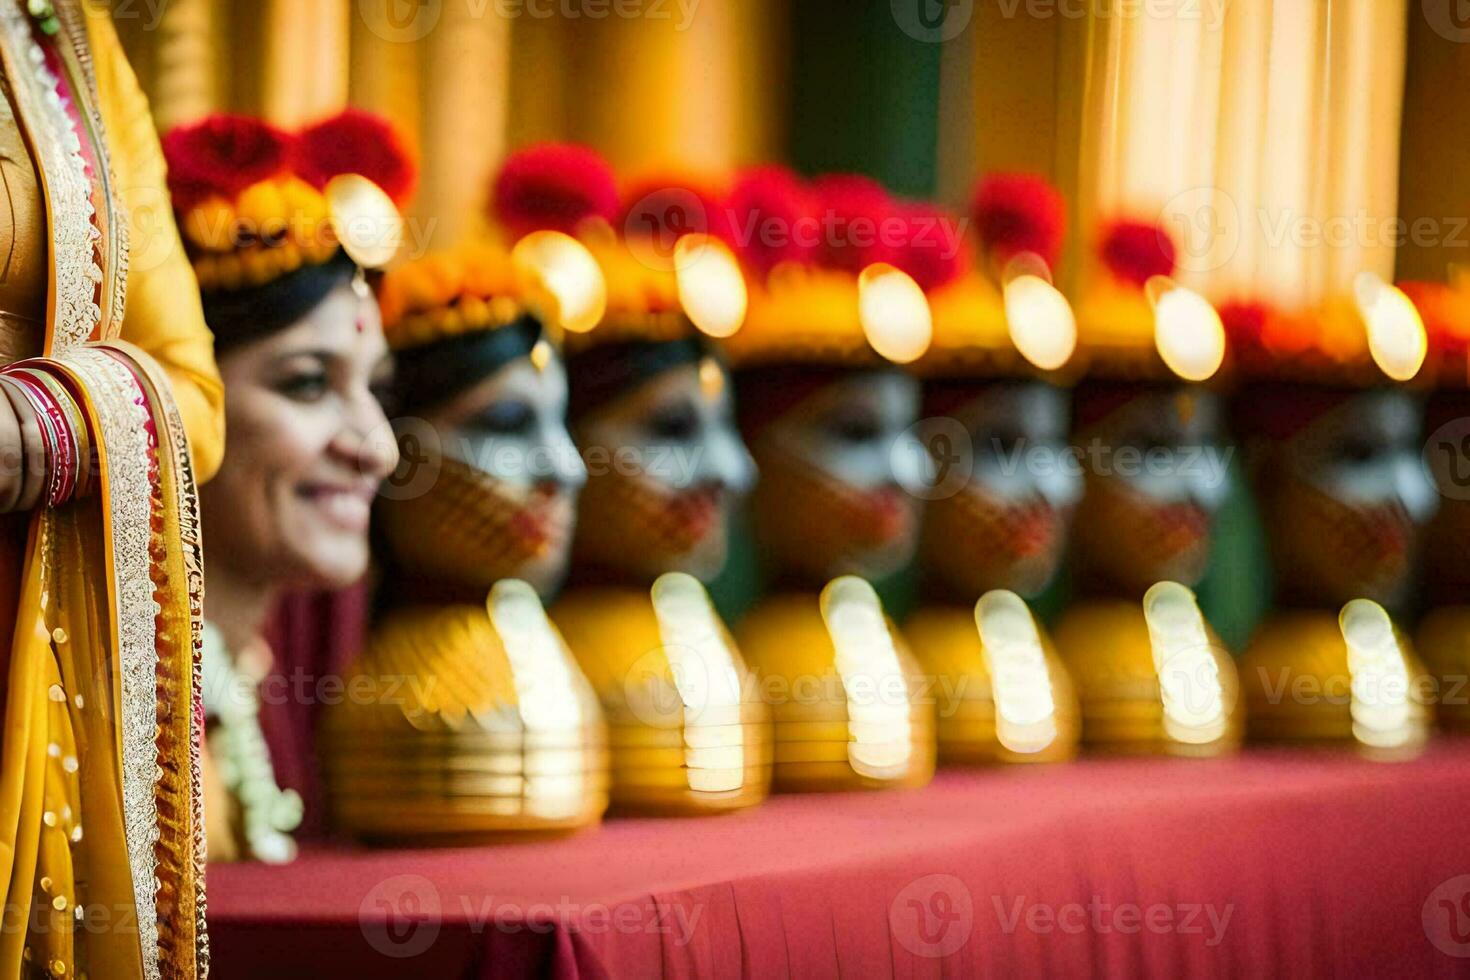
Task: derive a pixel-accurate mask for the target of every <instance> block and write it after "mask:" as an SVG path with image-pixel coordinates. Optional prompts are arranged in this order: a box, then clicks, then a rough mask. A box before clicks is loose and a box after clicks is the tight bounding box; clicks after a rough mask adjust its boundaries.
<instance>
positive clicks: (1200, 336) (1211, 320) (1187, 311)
mask: <svg viewBox="0 0 1470 980" xmlns="http://www.w3.org/2000/svg"><path fill="white" fill-rule="evenodd" d="M1145 289H1146V291H1147V293H1148V297H1149V300H1150V302H1151V303H1152V304H1153V308H1154V345H1155V346H1156V347H1157V348H1158V350H1159V356H1160V357H1162V358H1163V359H1164V364H1165V365H1167V366H1168V368H1169V370H1170V371H1173V372H1174V373H1175V374H1176V375H1178V376H1179V377H1181V378H1183V379H1184V380H1185V381H1208V380H1209V379H1210V378H1211V377H1213V376H1214V374H1215V372H1216V371H1218V370H1220V365H1221V364H1222V363H1224V361H1225V325H1224V324H1223V323H1221V322H1220V314H1219V313H1218V312H1216V310H1215V308H1214V307H1213V306H1211V305H1210V301H1209V300H1207V299H1205V298H1204V297H1203V296H1201V295H1200V294H1199V293H1196V292H1195V291H1194V290H1192V289H1186V288H1184V287H1183V286H1181V285H1179V284H1178V283H1176V282H1174V281H1173V280H1172V279H1169V278H1168V277H1166V276H1154V277H1153V278H1152V279H1150V280H1149V281H1148V284H1147V286H1146V287H1145Z"/></svg>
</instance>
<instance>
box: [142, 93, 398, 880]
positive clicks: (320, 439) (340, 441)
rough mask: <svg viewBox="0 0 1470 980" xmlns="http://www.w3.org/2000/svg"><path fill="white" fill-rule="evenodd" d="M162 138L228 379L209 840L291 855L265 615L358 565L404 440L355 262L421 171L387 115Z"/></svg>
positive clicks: (214, 123)
mask: <svg viewBox="0 0 1470 980" xmlns="http://www.w3.org/2000/svg"><path fill="white" fill-rule="evenodd" d="M366 145H371V146H372V147H373V148H374V151H375V152H374V154H373V155H372V156H371V159H372V160H374V161H375V166H374V167H372V168H371V169H372V171H373V172H372V175H371V178H369V177H368V176H366V175H364V174H361V173H357V172H356V169H354V167H353V166H352V165H347V164H343V163H342V162H341V161H345V160H363V159H368V158H369V156H368V154H366V153H360V152H355V149H357V150H360V149H362V148H363V147H364V146H366ZM165 149H166V152H167V154H168V157H169V165H170V170H171V175H172V179H173V182H174V183H173V186H172V188H171V190H172V191H173V194H174V201H175V206H176V207H177V208H178V209H179V210H180V224H181V225H182V226H184V227H185V228H186V229H187V230H186V233H185V237H186V245H187V247H188V250H189V253H190V257H191V259H192V260H193V263H194V266H195V270H196V272H197V273H198V276H199V280H200V285H201V289H202V299H203V303H204V312H205V318H206V320H207V321H208V322H209V325H210V327H211V328H212V329H213V331H214V334H215V345H216V352H217V356H218V359H219V363H220V370H221V374H222V375H223V376H224V378H225V379H226V388H227V392H228V393H227V395H226V405H225V415H226V425H227V426H228V429H229V433H230V437H229V438H230V445H229V451H228V453H227V458H226V460H225V462H224V464H223V465H222V467H221V469H220V472H219V475H218V477H217V478H216V480H215V481H214V483H213V484H211V485H210V486H209V488H208V491H207V492H205V493H203V494H201V507H202V516H203V520H204V524H205V526H206V528H207V531H206V533H207V534H208V537H209V542H210V547H209V553H208V557H207V559H206V562H205V572H206V574H207V576H208V579H209V583H210V587H209V597H208V601H207V605H206V608H205V615H206V623H205V633H204V655H203V687H204V708H205V718H206V738H207V746H206V752H205V766H204V775H205V796H206V801H205V805H206V814H205V820H206V825H207V827H208V830H209V850H210V854H209V856H210V858H211V859H216V860H218V859H230V858H235V857H242V856H243V857H249V858H255V859H259V860H266V861H286V860H290V859H291V857H293V856H294V854H295V845H294V843H293V842H292V840H291V838H290V836H289V834H290V831H291V830H293V829H294V828H295V827H296V825H297V824H298V823H299V821H300V819H301V801H300V799H299V798H298V797H297V796H296V794H295V793H294V792H291V791H289V790H282V789H281V788H280V787H279V786H278V785H277V783H276V779H275V776H274V773H273V771H272V767H271V761H270V757H269V754H268V752H267V749H266V745H265V740H264V737H263V735H262V732H261V728H260V724H259V721H258V717H257V716H258V711H259V706H260V702H259V696H258V694H257V691H256V688H257V685H258V684H259V683H260V681H261V680H262V679H264V676H265V673H266V671H267V670H268V668H269V667H270V666H271V654H270V652H269V649H268V648H267V647H266V645H265V643H264V641H263V640H262V638H261V635H260V631H261V626H262V623H263V622H264V620H265V618H266V616H267V613H268V611H269V609H270V607H271V604H272V602H273V600H274V599H275V598H276V597H277V596H278V595H279V594H280V593H281V592H282V590H284V589H288V588H341V587H343V586H346V585H349V584H351V583H352V582H354V581H355V580H357V579H359V578H361V577H362V575H363V574H364V573H365V572H366V571H367V567H368V559H369V555H370V551H369V547H368V522H369V517H370V515H371V512H372V502H373V498H374V496H375V495H376V493H377V488H378V484H379V483H380V482H381V481H382V480H383V479H384V478H385V477H387V476H388V474H390V473H391V472H392V471H393V468H394V466H395V465H396V464H397V460H398V452H397V444H396V443H395V442H394V440H393V439H392V437H391V435H390V434H389V429H388V425H387V419H386V417H385V416H384V414H383V409H382V406H381V397H380V396H381V394H383V393H384V392H385V389H386V387H387V385H388V384H389V382H390V381H391V379H392V367H393V364H392V358H391V355H390V353H389V351H388V345H387V343H386V341H385V340H384V338H383V328H382V318H381V316H380V313H379V310H378V305H377V302H376V301H375V300H374V298H373V294H372V291H371V290H370V289H369V287H368V284H367V280H366V276H365V269H367V268H371V267H374V266H376V265H379V264H381V263H382V262H383V261H384V260H385V259H386V258H389V257H391V253H392V248H391V247H385V244H384V243H385V242H389V243H391V241H392V237H393V234H394V233H395V230H396V228H397V221H398V216H397V210H396V206H395V204H394V202H393V200H392V199H391V198H390V197H389V196H388V192H387V190H385V188H386V189H391V190H393V191H396V192H397V194H398V196H401V195H402V194H403V193H404V192H405V191H406V190H407V188H408V187H409V186H410V185H411V174H412V171H411V168H410V166H409V164H408V162H407V157H406V155H404V154H403V153H402V152H401V151H400V150H399V149H398V144H397V143H396V141H395V140H394V134H393V133H392V132H391V131H390V130H389V129H388V127H387V126H386V125H385V124H383V123H381V122H379V121H377V120H375V119H372V118H369V117H364V116H361V115H357V114H350V115H344V116H341V117H338V118H336V119H332V120H328V121H326V122H324V123H320V124H318V125H316V126H314V127H311V128H310V129H308V130H305V131H304V132H302V133H300V134H295V135H291V134H286V133H282V132H280V131H277V130H275V129H273V128H271V127H269V126H267V125H265V124H264V123H260V122H257V121H255V120H251V119H244V118H233V117H212V118H210V119H207V120H205V121H204V122H202V123H199V124H198V125H195V126H191V127H188V128H185V129H179V130H175V131H174V132H172V133H170V134H169V136H168V137H167V138H166V140H165ZM358 166H359V167H360V165H358ZM349 228H350V229H352V231H353V234H352V235H348V234H346V230H347V229H349ZM359 232H369V234H367V235H363V234H359Z"/></svg>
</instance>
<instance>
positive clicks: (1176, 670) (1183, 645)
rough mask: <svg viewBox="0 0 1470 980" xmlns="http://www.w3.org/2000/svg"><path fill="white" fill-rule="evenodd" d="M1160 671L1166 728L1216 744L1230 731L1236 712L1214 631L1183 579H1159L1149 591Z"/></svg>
mask: <svg viewBox="0 0 1470 980" xmlns="http://www.w3.org/2000/svg"><path fill="white" fill-rule="evenodd" d="M1143 618H1144V620H1145V621H1146V622H1147V623H1148V638H1149V645H1150V646H1151V647H1152V649H1153V657H1154V670H1155V672H1156V673H1157V674H1158V678H1159V695H1160V697H1161V699H1162V701H1163V707H1164V729H1165V731H1166V732H1167V733H1168V734H1169V736H1170V737H1171V738H1173V739H1175V740H1177V741H1180V742H1188V743H1191V744H1195V745H1200V744H1204V743H1206V742H1213V741H1215V740H1216V739H1218V738H1219V737H1220V736H1221V735H1223V734H1224V733H1225V729H1226V726H1227V724H1228V721H1229V715H1230V710H1229V706H1227V704H1226V698H1227V691H1226V684H1225V680H1224V678H1222V677H1221V676H1220V665H1219V663H1218V662H1217V661H1216V659H1215V651H1214V646H1213V644H1212V643H1211V642H1210V631H1209V628H1208V627H1207V626H1206V625H1205V617H1204V614H1203V613H1201V612H1200V609H1199V604H1198V603H1197V602H1196V601H1195V598H1194V593H1193V592H1191V591H1190V590H1189V589H1187V588H1185V587H1184V586H1182V585H1180V584H1179V583H1178V582H1157V583H1155V584H1154V586H1153V587H1152V588H1150V589H1149V590H1148V592H1147V593H1145V594H1144V597H1143Z"/></svg>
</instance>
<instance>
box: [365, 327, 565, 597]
mask: <svg viewBox="0 0 1470 980" xmlns="http://www.w3.org/2000/svg"><path fill="white" fill-rule="evenodd" d="M566 415H567V377H566V370H565V369H564V368H563V366H562V362H561V358H560V357H559V356H558V355H557V354H556V352H555V350H554V349H553V348H552V347H551V345H550V344H547V343H545V342H544V341H543V342H540V343H538V344H537V346H536V347H535V349H534V350H533V351H532V352H531V353H530V354H528V355H526V356H523V357H518V358H516V359H515V360H512V361H510V362H508V363H506V364H504V365H502V366H501V367H500V368H498V369H497V370H496V371H495V372H494V373H492V374H490V375H489V376H488V377H486V378H484V379H483V380H481V381H480V382H479V383H478V384H475V385H474V386H472V387H470V388H469V389H467V390H466V391H464V392H463V393H461V394H460V395H458V396H456V397H455V398H454V399H453V400H452V401H450V402H449V403H448V404H446V405H444V406H443V407H442V408H439V409H437V410H436V411H434V412H432V413H430V414H429V416H428V417H427V418H426V419H424V420H423V421H424V422H426V423H427V424H428V425H429V427H430V431H431V432H432V433H433V436H434V437H433V439H432V440H430V441H431V442H433V443H437V447H435V446H425V445H423V444H422V442H423V441H422V440H419V439H417V438H416V436H415V434H414V433H413V431H412V429H410V428H408V427H405V426H403V425H401V424H400V437H401V439H402V440H403V441H402V447H403V448H402V452H403V468H401V469H400V471H399V472H400V475H401V476H403V477H404V479H403V480H402V481H401V483H402V485H403V486H404V487H406V488H409V487H412V486H414V480H413V478H412V476H411V475H409V474H408V473H407V472H406V471H407V470H409V469H414V470H416V469H417V468H418V467H419V466H421V465H423V464H425V463H428V464H431V465H432V466H434V467H436V468H437V475H436V477H435V479H434V483H433V485H432V486H429V487H428V488H426V489H424V490H423V491H422V493H415V494H412V495H404V496H403V498H402V499H396V498H397V496H398V495H397V494H396V493H395V494H391V495H390V496H391V497H394V498H395V499H390V500H385V501H384V502H383V505H382V519H383V521H382V527H383V532H384V536H385V537H386V538H387V540H388V542H389V544H390V545H391V546H392V548H393V550H394V553H395V555H396V557H397V558H398V560H399V561H400V562H401V563H402V564H404V565H405V566H406V567H407V568H408V570H410V571H422V572H424V573H427V574H429V575H432V576H434V577H436V578H439V579H442V580H446V581H448V582H452V583H454V584H458V585H469V586H474V587H476V588H485V589H488V588H489V587H490V586H492V585H494V584H495V583H496V582H498V581H500V580H501V579H505V578H519V579H524V580H525V581H527V582H529V583H530V584H531V586H532V587H533V588H535V589H536V590H537V591H538V592H540V593H541V594H542V595H543V596H549V595H550V594H551V593H553V592H554V591H555V590H556V589H557V587H558V586H559V585H560V584H561V581H562V579H563V577H564V576H565V575H566V569H567V563H568V560H569V558H570V552H571V544H572V530H573V528H574V527H575V526H576V504H577V494H578V492H579V491H580V490H581V488H582V485H583V484H584V483H585V482H586V470H585V469H584V468H583V466H582V460H581V457H580V456H579V455H578V453H577V448H576V446H574V445H573V444H572V440H571V436H570V435H568V433H567V428H566ZM426 454H427V455H426ZM395 489H396V484H395Z"/></svg>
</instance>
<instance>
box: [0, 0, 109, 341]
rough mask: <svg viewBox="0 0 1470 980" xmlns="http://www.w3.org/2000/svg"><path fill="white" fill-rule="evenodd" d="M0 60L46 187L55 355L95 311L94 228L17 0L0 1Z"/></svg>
mask: <svg viewBox="0 0 1470 980" xmlns="http://www.w3.org/2000/svg"><path fill="white" fill-rule="evenodd" d="M0 59H3V61H4V68H5V73H6V76H7V77H8V78H9V79H10V83H11V90H12V91H13V93H14V95H15V101H16V106H17V108H18V109H19V112H18V113H17V115H19V116H20V118H21V119H22V120H23V123H24V126H25V130H26V135H27V136H28V137H29V138H30V142H31V146H32V148H33V149H34V151H35V154H36V164H37V167H36V169H37V171H38V172H39V173H40V175H41V182H42V184H43V186H44V187H45V190H46V204H47V219H48V227H47V232H48V236H49V239H50V246H51V269H52V276H53V281H52V300H53V302H52V303H51V324H50V328H49V329H48V331H47V351H46V352H47V353H48V354H50V355H52V356H55V355H58V354H60V353H61V352H63V351H66V350H69V349H72V348H75V347H79V346H80V345H82V344H83V343H85V342H86V341H87V339H88V338H89V337H90V336H91V335H92V331H93V330H94V329H95V328H96V326H97V323H98V321H99V320H100V319H101V317H102V309H101V307H99V306H98V305H97V302H96V297H97V285H98V284H99V283H100V282H101V281H102V278H103V277H102V269H101V267H100V266H99V265H98V264H97V251H96V249H95V248H94V242H96V241H97V240H98V239H99V238H100V237H101V232H100V231H99V230H98V229H97V227H96V225H95V224H94V223H93V218H94V217H95V209H94V208H93V206H92V181H91V179H90V178H89V177H88V175H87V164H86V160H85V159H84V158H83V156H82V143H81V140H80V138H79V137H78V136H77V133H76V130H75V128H74V127H73V125H72V120H71V116H70V115H69V114H68V113H67V110H66V104H65V103H64V102H63V101H62V98H61V96H60V94H59V93H58V91H57V78H56V76H55V75H54V74H53V73H52V72H51V70H50V69H49V68H48V67H47V66H46V53H45V51H44V50H43V49H42V48H41V45H40V44H39V43H37V41H36V39H35V35H34V34H33V33H32V30H31V21H30V18H29V16H28V15H27V14H26V12H25V10H24V9H23V4H22V3H20V2H17V0H4V2H0Z"/></svg>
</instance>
